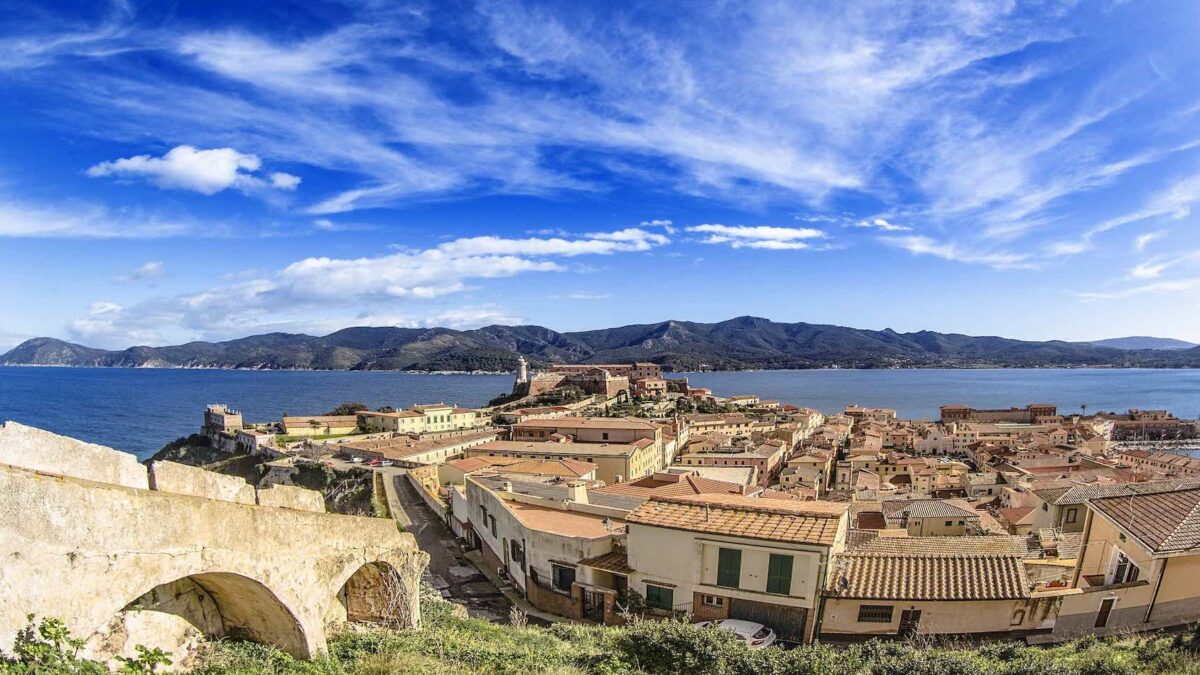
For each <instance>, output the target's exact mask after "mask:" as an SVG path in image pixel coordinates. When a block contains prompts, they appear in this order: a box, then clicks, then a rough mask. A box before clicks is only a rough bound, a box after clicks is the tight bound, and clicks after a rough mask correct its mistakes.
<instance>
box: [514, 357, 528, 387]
mask: <svg viewBox="0 0 1200 675" xmlns="http://www.w3.org/2000/svg"><path fill="white" fill-rule="evenodd" d="M528 381H529V363H528V362H527V361H526V360H525V357H524V356H518V357H517V384H525V383H526V382H528Z"/></svg>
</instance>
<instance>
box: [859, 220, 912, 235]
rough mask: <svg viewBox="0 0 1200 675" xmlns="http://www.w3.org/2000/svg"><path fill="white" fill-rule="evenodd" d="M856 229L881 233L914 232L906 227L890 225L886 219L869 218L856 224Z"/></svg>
mask: <svg viewBox="0 0 1200 675" xmlns="http://www.w3.org/2000/svg"><path fill="white" fill-rule="evenodd" d="M854 227H861V228H868V229H875V230H879V231H881V232H911V231H912V228H911V227H908V226H906V225H897V224H895V223H890V222H888V221H887V220H886V219H884V218H869V219H866V220H859V221H857V222H855V223H854Z"/></svg>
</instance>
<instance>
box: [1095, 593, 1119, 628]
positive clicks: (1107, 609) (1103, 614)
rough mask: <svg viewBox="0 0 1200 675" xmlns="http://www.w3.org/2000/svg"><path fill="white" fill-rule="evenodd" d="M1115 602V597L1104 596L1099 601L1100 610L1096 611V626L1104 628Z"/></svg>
mask: <svg viewBox="0 0 1200 675" xmlns="http://www.w3.org/2000/svg"><path fill="white" fill-rule="evenodd" d="M1116 602H1117V599H1116V598H1105V599H1104V600H1103V601H1102V602H1101V603H1100V611H1099V612H1097V613H1096V628H1104V627H1105V626H1107V625H1108V617H1109V615H1110V614H1112V608H1113V605H1115V604H1116Z"/></svg>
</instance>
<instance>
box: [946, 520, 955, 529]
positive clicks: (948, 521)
mask: <svg viewBox="0 0 1200 675" xmlns="http://www.w3.org/2000/svg"><path fill="white" fill-rule="evenodd" d="M953 524H954V521H953V520H947V521H946V527H950V526H951V525H953Z"/></svg>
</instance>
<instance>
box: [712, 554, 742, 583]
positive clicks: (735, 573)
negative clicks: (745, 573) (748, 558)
mask: <svg viewBox="0 0 1200 675" xmlns="http://www.w3.org/2000/svg"><path fill="white" fill-rule="evenodd" d="M741 581H742V552H741V550H739V549H736V548H722V549H718V551H717V585H718V586H722V587H724V588H737V587H738V585H739V584H740V583H741Z"/></svg>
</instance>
